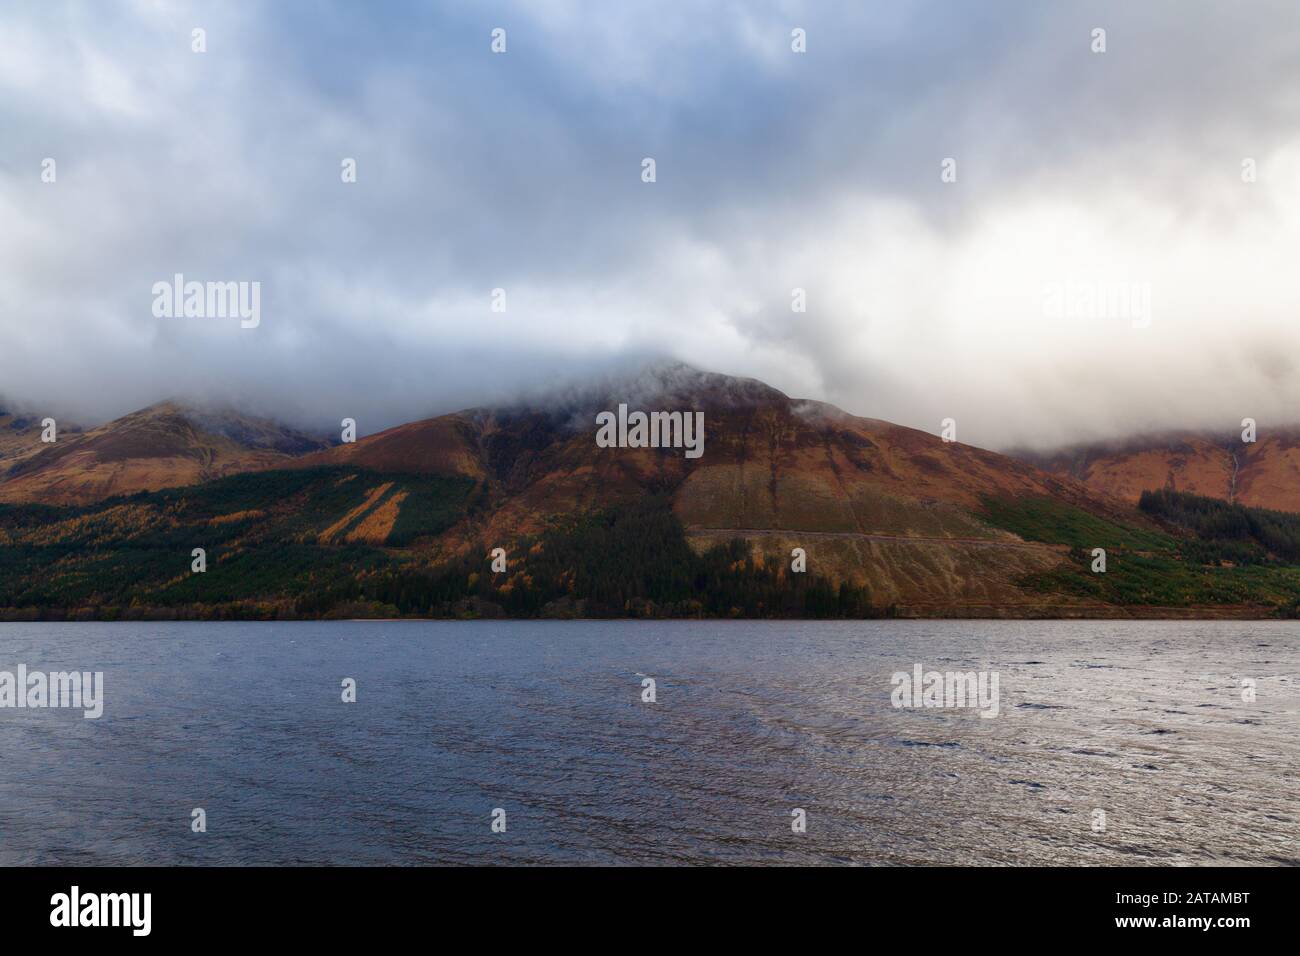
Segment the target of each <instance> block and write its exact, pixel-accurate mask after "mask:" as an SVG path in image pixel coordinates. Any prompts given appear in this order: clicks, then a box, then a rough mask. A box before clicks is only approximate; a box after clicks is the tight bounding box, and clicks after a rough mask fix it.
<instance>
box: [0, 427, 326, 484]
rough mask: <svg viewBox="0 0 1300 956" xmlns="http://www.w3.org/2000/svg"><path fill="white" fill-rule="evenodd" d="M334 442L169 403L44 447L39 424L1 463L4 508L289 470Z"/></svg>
mask: <svg viewBox="0 0 1300 956" xmlns="http://www.w3.org/2000/svg"><path fill="white" fill-rule="evenodd" d="M325 445H326V443H325V442H324V441H321V440H317V439H313V438H311V437H309V436H307V435H304V434H301V433H299V432H296V431H293V430H292V429H288V428H285V427H283V426H281V425H278V424H276V423H275V422H272V421H269V420H267V419H262V418H255V417H251V416H247V415H243V414H240V413H238V412H234V411H229V410H207V409H198V408H194V407H190V406H187V405H184V404H180V403H176V402H162V403H159V404H157V405H151V406H150V407H148V408H145V409H142V410H140V411H138V412H133V413H131V414H130V415H126V416H123V417H122V418H118V419H115V420H113V421H111V422H108V423H107V424H104V425H101V426H99V427H98V428H92V429H90V430H88V431H84V432H82V431H79V430H71V429H60V431H59V434H58V441H57V442H55V443H54V444H41V442H40V427H39V423H36V425H35V426H34V427H29V428H28V429H26V430H25V431H24V432H23V433H22V434H20V435H19V436H17V437H14V438H11V439H10V440H9V446H10V448H11V449H12V453H11V454H10V455H9V456H8V457H6V458H3V459H0V502H14V503H17V502H36V503H44V504H63V505H72V504H89V503H92V502H96V501H102V500H104V499H105V498H110V497H112V496H114V495H129V494H134V493H135V492H138V491H154V490H157V489H161V488H171V487H176V486H180V485H192V484H196V483H198V482H202V481H210V480H212V479H214V478H220V477H222V476H224V475H229V474H235V473H238V472H243V471H250V470H255V469H264V468H271V467H275V466H277V465H282V464H284V463H286V462H288V461H289V460H290V459H292V458H295V457H297V456H300V455H302V454H304V453H307V452H309V451H312V450H315V449H318V448H323V447H325Z"/></svg>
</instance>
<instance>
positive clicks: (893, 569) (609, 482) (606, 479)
mask: <svg viewBox="0 0 1300 956" xmlns="http://www.w3.org/2000/svg"><path fill="white" fill-rule="evenodd" d="M620 403H622V404H626V405H628V406H629V408H630V409H638V408H639V409H643V410H663V411H674V410H695V409H703V410H705V439H704V452H703V454H702V456H701V457H700V458H699V459H696V460H692V459H689V458H687V457H686V456H685V454H684V453H683V452H682V451H677V450H672V451H670V450H666V449H654V448H599V447H597V445H596V443H595V441H594V432H595V429H596V426H595V422H596V415H597V414H598V413H599V412H600V411H606V410H608V411H614V410H616V409H617V407H618V405H619V404H620ZM343 465H347V466H352V467H361V468H366V469H370V470H373V471H375V472H379V473H399V474H430V475H437V476H440V477H444V478H461V479H468V480H472V481H475V482H478V483H480V485H481V487H482V494H483V497H484V499H485V504H484V506H483V508H482V510H481V512H480V513H479V515H478V516H477V518H476V520H475V521H474V522H472V523H463V524H462V525H460V526H458V527H457V528H455V529H452V532H451V533H450V535H449V536H448V540H456V541H457V542H458V543H460V544H462V545H465V544H468V542H469V541H471V540H479V539H481V540H482V541H484V542H488V543H491V542H496V543H498V544H500V545H501V546H506V545H508V544H509V543H510V542H512V541H513V540H515V539H517V538H519V537H520V536H526V535H536V534H538V533H540V532H541V531H542V530H543V529H545V528H546V527H548V526H550V525H551V524H553V523H554V522H555V521H556V520H558V519H560V518H562V517H563V516H566V515H573V514H582V513H589V512H593V511H597V510H599V509H601V508H607V507H610V506H613V505H617V504H628V503H631V502H635V501H637V500H639V499H640V498H641V497H643V496H644V495H646V494H649V493H660V494H663V495H665V496H666V500H667V501H668V502H669V504H670V506H671V510H672V513H673V514H674V515H675V516H676V518H677V519H678V520H679V521H680V522H681V524H682V526H683V528H684V530H685V534H686V537H687V539H688V540H689V542H690V544H691V547H692V548H693V550H695V551H696V552H697V553H702V552H703V551H705V550H707V549H708V548H710V547H715V546H718V545H721V544H723V543H725V542H729V541H733V540H735V539H742V540H744V541H746V542H748V544H749V546H750V548H751V549H752V551H753V552H754V553H756V554H757V555H759V556H761V559H762V560H763V561H765V562H770V563H774V564H776V565H779V566H781V567H785V566H786V565H788V564H789V562H790V558H789V555H790V554H791V552H792V551H793V549H794V548H796V547H801V548H803V549H804V551H805V552H806V554H807V556H808V561H809V567H810V569H816V570H817V571H818V572H819V573H821V574H823V575H825V576H827V577H828V578H829V579H830V580H831V581H832V582H834V583H836V584H838V583H840V582H843V581H847V582H849V583H851V584H853V585H856V586H864V587H868V588H870V590H871V593H872V594H873V595H875V596H876V598H877V600H880V601H884V602H888V603H891V604H899V603H905V604H907V605H908V606H909V607H918V608H920V607H926V606H933V607H944V608H951V607H954V606H970V607H972V608H988V607H992V606H998V607H1014V606H1017V605H1021V604H1041V603H1042V599H1041V596H1039V595H1034V594H1027V593H1026V592H1025V591H1024V590H1023V589H1021V588H1019V587H1018V586H1017V585H1016V584H1015V580H1016V579H1017V578H1018V577H1020V576H1023V575H1024V574H1028V573H1032V572H1035V571H1041V570H1045V569H1047V568H1051V567H1054V566H1055V565H1057V564H1058V563H1060V561H1061V560H1062V556H1061V551H1062V550H1063V549H1062V548H1060V547H1054V546H1053V545H1051V544H1048V543H1040V542H1029V541H1025V540H1023V539H1021V538H1020V537H1018V536H1016V535H1015V534H1013V533H1011V532H1009V531H1007V530H1005V529H1002V528H999V527H997V526H996V525H994V524H992V523H990V522H989V521H988V520H987V519H986V518H985V517H984V516H983V515H982V514H981V509H982V508H983V504H984V502H985V501H986V500H988V499H1001V498H1013V499H1014V498H1040V497H1041V498H1049V499H1052V500H1055V501H1057V502H1060V503H1061V504H1062V505H1063V506H1067V507H1077V508H1081V509H1084V510H1086V511H1089V512H1091V513H1094V514H1097V515H1099V516H1103V517H1105V516H1113V515H1115V514H1117V513H1118V509H1116V508H1115V507H1114V506H1113V505H1112V504H1110V503H1109V502H1107V501H1105V500H1104V499H1102V498H1100V497H1099V496H1096V495H1094V494H1092V493H1091V492H1089V491H1088V490H1087V489H1086V488H1084V487H1083V486H1081V485H1079V484H1077V483H1075V482H1073V481H1071V480H1068V479H1060V478H1057V477H1055V476H1052V475H1049V474H1045V473H1043V472H1041V471H1039V470H1038V469H1036V468H1033V467H1031V466H1029V465H1026V464H1025V463H1023V462H1019V461H1016V460H1014V459H1010V458H1007V457H1005V456H1002V455H998V454H996V453H993V452H989V451H984V450H982V449H979V448H974V447H972V446H969V445H962V444H957V443H951V444H950V443H946V442H943V441H942V440H940V439H939V438H937V437H935V436H933V435H929V434H926V433H924V432H919V431H916V430H913V429H909V428H903V427H900V426H897V425H892V424H890V423H888V422H883V421H878V420H873V419H866V418H858V417H855V416H852V415H849V414H847V413H845V412H843V411H841V410H840V409H838V408H835V407H834V406H831V405H827V404H823V403H820V402H812V401H804V400H797V399H791V398H789V397H787V396H786V395H784V394H783V393H781V392H779V391H777V390H776V389H774V388H771V387H770V386H767V385H765V384H763V383H761V382H757V381H754V380H752V379H739V378H734V377H730V376H725V375H719V374H713V373H706V372H699V371H697V370H695V369H692V368H690V367H688V366H684V365H679V364H670V365H660V366H654V367H652V368H650V369H648V370H647V371H645V372H643V373H642V374H641V375H639V376H636V377H634V378H632V379H629V380H622V381H614V382H610V383H604V384H602V385H596V386H592V387H591V388H589V389H587V390H586V391H585V393H583V394H580V395H576V396H567V397H566V398H565V399H563V400H562V401H558V402H555V403H553V404H551V405H550V406H548V407H544V408H538V407H519V408H504V409H496V410H484V409H479V410H469V411H463V412H459V413H456V414H453V415H448V416H443V417H440V418H435V419H431V420H428V421H423V422H417V423H413V424H409V425H402V426H399V427H398V428H394V429H390V430H388V431H385V432H381V433H379V434H376V435H372V436H370V437H368V438H364V439H362V440H360V441H358V442H356V443H355V444H349V445H341V446H338V447H335V448H332V449H329V450H327V451H322V452H318V453H316V454H313V455H309V456H306V457H304V458H302V459H299V460H298V461H297V462H295V463H293V467H298V468H308V467H312V468H315V467H328V466H343ZM381 503H387V504H391V498H383V499H377V501H376V503H375V510H376V511H377V510H378V507H379V505H380V504H381ZM401 507H402V506H401V505H398V506H397V508H398V511H399V513H400V509H401ZM392 520H394V521H395V520H396V518H395V517H393V518H392ZM994 556H996V557H994Z"/></svg>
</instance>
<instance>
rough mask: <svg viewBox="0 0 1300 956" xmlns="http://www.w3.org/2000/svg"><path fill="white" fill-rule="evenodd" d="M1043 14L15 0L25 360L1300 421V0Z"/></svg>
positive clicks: (1016, 415) (288, 389)
mask: <svg viewBox="0 0 1300 956" xmlns="http://www.w3.org/2000/svg"><path fill="white" fill-rule="evenodd" d="M1042 6H1043V7H1044V8H1043V9H1039V8H1038V7H1039V5H1033V4H1027V3H1019V2H1004V3H995V4H984V5H979V6H978V7H975V6H974V5H969V4H960V3H956V2H953V3H926V2H917V3H909V4H899V5H891V7H890V9H888V10H886V11H868V10H865V9H862V5H861V4H855V3H848V2H845V3H838V4H837V3H817V4H808V5H806V6H805V5H803V4H798V3H781V2H773V3H767V4H762V3H759V4H754V3H740V2H735V3H724V4H717V3H705V2H699V3H681V4H672V5H670V6H669V8H668V9H667V10H665V9H664V7H663V5H662V4H654V3H649V2H646V3H640V2H636V3H626V4H617V5H608V4H595V3H580V2H552V3H534V2H529V3H524V2H519V3H505V4H500V5H497V6H495V7H493V8H491V9H487V8H483V7H480V6H478V5H475V6H473V7H470V6H468V5H465V6H450V7H447V8H443V9H438V10H432V9H430V8H429V7H428V6H427V5H425V4H414V3H412V4H396V3H394V4H384V5H382V6H379V7H374V8H368V7H364V6H359V5H356V4H348V3H333V4H329V3H327V4H313V5H311V6H309V7H308V6H293V5H281V4H271V3H232V4H220V5H216V4H193V5H185V4H165V5H164V4H152V3H146V2H139V3H136V4H134V5H118V6H113V7H105V6H103V5H99V4H79V3H69V4H60V3H50V4H41V5H30V6H28V5H22V6H17V7H12V6H11V7H9V8H6V10H4V11H3V12H0V127H2V128H4V129H5V131H6V136H5V143H4V147H3V149H2V150H0V222H3V223H4V228H3V229H2V230H0V257H3V261H4V262H5V263H6V268H5V269H4V270H3V272H2V273H0V339H2V344H3V348H0V394H2V395H4V396H6V397H7V398H8V400H9V401H11V402H13V403H24V404H33V405H35V406H38V407H42V408H45V407H49V408H55V409H57V410H59V411H61V412H62V413H64V414H68V415H71V416H73V417H74V418H76V419H79V420H81V421H85V422H88V423H94V422H97V421H101V420H104V419H106V418H110V417H114V416H116V415H120V414H123V413H125V412H127V411H130V410H132V409H134V408H138V407H140V406H142V405H145V404H148V403H150V402H153V401H157V400H160V399H163V398H166V397H170V396H182V397H191V398H196V399H201V400H211V401H221V402H229V403H234V404H237V405H239V406H240V407H244V408H250V409H255V410H258V411H261V412H263V413H266V414H270V415H274V416H277V417H280V418H283V419H285V420H287V421H291V422H293V423H295V424H301V425H308V426H315V427H333V425H334V424H335V423H337V421H338V420H339V419H340V418H341V417H344V416H350V417H354V418H356V419H357V420H358V422H359V423H360V424H361V430H362V431H363V432H370V431H374V430H377V429H379V428H382V427H387V426H389V425H392V424H396V423H398V422H401V421H405V420H410V419H413V418H418V417H422V416H426V415H430V414H435V413H439V412H444V411H449V410H452V409H456V408H461V407H465V406H468V405H473V404H483V403H489V402H498V401H507V400H510V399H511V398H512V397H518V396H520V395H523V394H530V393H535V392H536V391H537V390H539V389H544V388H546V387H548V386H554V385H555V384H557V383H561V382H566V383H567V382H572V381H574V380H575V379H578V378H581V377H582V376H584V375H587V374H591V375H600V374H603V373H606V372H608V371H609V370H610V369H617V368H626V367H629V365H630V364H633V363H634V362H635V361H639V360H641V359H642V358H648V357H654V356H668V357H671V358H675V359H679V360H682V361H685V362H688V363H691V364H693V365H696V366H700V367H703V368H707V369H711V370H719V371H726V372H730V373H734V374H738V375H748V376H753V377H756V378H759V379H762V380H764V381H767V382H769V383H770V384H772V385H774V386H776V387H778V388H780V389H782V390H783V391H786V392H787V393H789V394H792V395H795V396H797V397H804V398H812V399H821V400H828V401H831V402H834V403H836V404H839V405H841V406H842V407H844V408H846V409H847V410H849V411H852V412H854V413H857V414H862V415H867V416H871V417H878V418H886V419H890V420H893V421H897V422H900V423H902V424H907V425H912V426H914V427H918V428H923V429H925V430H928V431H937V430H938V428H939V422H940V421H941V420H942V419H943V418H946V417H953V418H956V419H957V422H958V434H959V437H960V438H961V440H963V441H970V442H974V443H978V444H983V445H989V446H993V447H1006V446H1010V445H1035V446H1039V447H1043V446H1048V445H1054V444H1063V443H1067V442H1073V441H1082V440H1093V439H1099V438H1109V437H1114V436H1117V435H1122V434H1126V433H1130V432H1133V431H1138V430H1151V429H1161V428H1184V427H1190V428H1195V427H1223V426H1224V425H1225V424H1228V425H1231V424H1233V423H1235V422H1238V421H1240V419H1241V418H1242V417H1246V416H1250V417H1254V418H1256V419H1257V420H1259V421H1260V423H1261V427H1267V424H1268V423H1270V422H1276V423H1281V422H1283V421H1287V422H1294V421H1295V420H1296V419H1297V417H1300V416H1297V415H1296V414H1295V413H1294V412H1293V411H1292V410H1293V409H1295V408H1296V407H1300V406H1298V404H1297V400H1298V399H1300V385H1297V379H1296V376H1295V375H1294V374H1292V370H1293V365H1294V357H1295V356H1296V355H1298V354H1300V351H1297V346H1300V341H1298V335H1300V333H1297V332H1296V331H1295V323H1294V321H1293V319H1292V317H1293V316H1294V315H1295V314H1296V306H1297V305H1300V290H1297V288H1296V281H1295V280H1294V279H1292V278H1291V275H1292V274H1293V273H1294V264H1293V263H1292V262H1291V261H1290V260H1291V258H1292V255H1291V253H1292V252H1293V251H1294V250H1295V249H1296V248H1298V247H1300V246H1298V245H1297V240H1298V239H1300V235H1298V234H1297V233H1298V232H1300V215H1297V214H1298V213H1300V208H1298V207H1300V193H1297V191H1296V190H1295V188H1294V183H1295V182H1296V181H1297V179H1298V178H1300V134H1296V133H1294V131H1293V129H1292V128H1291V127H1292V126H1293V124H1292V123H1291V119H1290V117H1292V116H1293V115H1294V110H1295V107H1296V106H1297V102H1296V94H1295V93H1294V90H1296V89H1300V85H1297V83H1296V82H1295V80H1296V79H1297V77H1296V76H1295V74H1296V72H1297V71H1298V70H1300V61H1297V60H1295V58H1294V57H1293V56H1292V55H1291V51H1293V49H1294V43H1295V38H1296V35H1297V32H1298V31H1300V11H1297V9H1296V8H1295V6H1294V4H1291V3H1281V2H1278V3H1262V4H1257V5H1254V6H1252V8H1251V11H1250V14H1249V16H1247V15H1245V14H1243V13H1241V12H1240V11H1238V10H1234V9H1232V8H1230V7H1227V6H1224V5H1222V4H1217V3H1209V2H1201V3H1185V2H1184V3H1177V4H1175V3H1172V2H1169V3H1159V2H1157V3H1151V4H1143V5H1141V7H1140V8H1139V9H1135V8H1134V5H1132V4H1121V3H1113V4H1098V5H1089V9H1088V10H1087V11H1083V10H1082V9H1074V8H1072V7H1066V6H1065V5H1060V8H1059V9H1057V8H1056V5H1042ZM498 26H500V27H503V28H505V29H506V30H507V37H508V49H507V52H506V53H505V54H503V55H494V54H493V53H492V52H491V51H490V48H489V43H490V31H491V30H492V29H493V28H494V27H498ZM195 27H202V28H203V29H205V30H206V37H207V52H206V53H201V54H199V53H194V52H192V51H191V31H192V30H193V29H194V28H195ZM794 27H800V28H803V29H805V30H806V32H807V37H808V40H807V49H808V52H807V53H804V54H795V53H792V52H790V46H789V37H790V30H791V29H792V28H794ZM1097 27H1102V28H1104V29H1106V31H1107V50H1106V52H1105V53H1093V52H1092V51H1091V49H1090V45H1091V35H1092V30H1093V29H1095V28H1097ZM646 156H651V157H654V158H655V159H656V163H657V181H656V182H654V183H644V182H642V181H641V175H640V174H641V160H642V159H643V158H644V157H646ZM47 157H49V158H53V159H55V160H56V162H57V181H56V182H54V183H44V182H42V181H41V171H42V160H43V159H45V158H47ZM346 157H350V158H354V159H355V160H356V162H357V182H356V183H354V184H345V183H343V182H342V181H341V178H340V165H341V162H342V161H343V159H344V158H346ZM946 157H952V158H955V159H956V161H957V171H958V176H957V181H956V182H955V183H942V182H941V181H940V176H939V173H940V163H941V161H942V160H943V159H944V158H946ZM1247 158H1250V159H1252V160H1253V161H1254V163H1255V170H1256V179H1255V181H1254V182H1250V183H1247V182H1243V180H1242V162H1243V160H1244V159H1247ZM176 273H183V274H184V275H185V276H186V277H187V278H192V279H195V280H198V281H208V280H221V281H259V282H261V284H262V322H261V325H260V326H259V327H258V328H257V329H255V330H244V329H240V328H239V323H238V322H237V321H233V322H222V321H216V320H200V319H184V318H174V319H158V318H155V317H154V316H153V315H152V314H151V310H150V306H151V301H152V297H151V293H150V289H151V287H152V285H153V284H154V283H155V282H157V281H160V280H164V281H165V280H170V278H171V277H172V276H173V275H174V274H176ZM796 288H798V289H802V290H804V294H805V296H806V311H803V312H798V311H794V310H793V309H792V294H793V290H794V289H796ZM494 289H504V290H505V302H506V309H505V311H504V312H498V311H493V309H492V304H493V295H492V293H493V290H494ZM1053 289H1058V290H1064V289H1069V290H1073V291H1074V292H1078V291H1080V290H1082V292H1083V293H1085V294H1087V293H1088V292H1089V290H1091V292H1092V293H1095V294H1096V296H1095V297H1100V298H1103V299H1104V298H1105V296H1106V294H1107V293H1111V292H1115V291H1116V290H1119V291H1121V292H1124V291H1128V290H1134V289H1139V290H1145V291H1146V292H1147V293H1149V300H1148V301H1149V309H1148V310H1147V312H1146V314H1145V316H1144V317H1143V318H1144V319H1145V321H1138V322H1134V321H1133V317H1132V316H1129V315H1109V314H1106V313H1105V310H1104V309H1100V308H1097V307H1095V306H1089V305H1088V304H1087V302H1086V301H1082V300H1079V301H1075V302H1074V307H1072V308H1065V309H1053V308H1052V307H1051V306H1049V305H1048V304H1047V300H1048V299H1049V298H1050V296H1051V294H1052V290H1053ZM1085 298H1086V295H1085Z"/></svg>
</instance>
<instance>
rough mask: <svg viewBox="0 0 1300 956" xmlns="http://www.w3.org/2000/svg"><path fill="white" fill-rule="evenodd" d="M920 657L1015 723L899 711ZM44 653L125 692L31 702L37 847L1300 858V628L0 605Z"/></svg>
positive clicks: (4, 825) (9, 763)
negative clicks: (354, 693)
mask: <svg viewBox="0 0 1300 956" xmlns="http://www.w3.org/2000/svg"><path fill="white" fill-rule="evenodd" d="M916 662H920V663H922V664H923V665H924V666H925V667H926V669H934V670H941V671H943V670H960V671H968V670H977V671H978V670H990V671H996V672H997V673H998V675H999V685H1000V691H1001V712H1000V714H999V716H998V717H996V718H993V719H982V718H981V717H979V716H978V714H977V713H976V712H974V711H969V710H943V709H920V710H901V709H894V708H893V707H892V706H891V704H890V692H891V689H892V688H891V685H890V675H891V674H892V673H893V672H895V671H900V670H903V671H910V670H911V669H912V667H913V665H914V664H915V663H916ZM19 663H23V664H26V665H27V666H28V667H29V668H30V669H40V670H63V669H73V668H75V669H78V670H100V671H103V672H104V673H105V678H104V680H105V696H106V703H105V708H104V715H103V717H102V718H100V719H99V720H86V719H83V718H82V716H81V715H80V712H75V711H66V710H44V711H40V710H14V709H3V710H0V863H6V864H13V863H36V862H40V863H87V864H120V863H126V864H135V863H221V864H239V863H340V864H345V863H348V864H351V863H360V864H378V863H469V862H472V863H545V862H549V863H602V864H604V863H686V862H690V863H698V862H717V863H867V864H914V863H994V864H1017V863H1020V864H1029V863H1035V864H1036V863H1049V864H1067V863H1073V864H1113V863H1165V864H1169V863H1292V864H1294V863H1297V862H1300V849H1297V840H1300V788H1298V787H1297V782H1298V781H1297V777H1298V773H1297V771H1298V768H1300V693H1298V692H1300V627H1298V626H1297V625H1295V624H1288V623H1263V624H1260V623H1237V622H1231V623H1228V622H1219V623H1181V622H1180V623H1170V622H1160V623H1130V622H1124V623H1114V622H1087V623H1074V622H1070V623H1054V622H1024V623H1019V622H1018V623H1001V622H997V623H991V622H965V621H960V622H861V623H802V622H778V623H768V622H764V623H741V622H704V623H679V622H663V623H659V622H644V623H642V622H572V623H570V622H547V623H533V622H512V623H495V622H493V623H487V622H484V623H416V622H401V623H379V622H364V623H329V624H322V623H295V624H171V623H168V624H113V625H106V624H91V625H72V624H69V625H60V624H0V670H10V671H12V670H14V669H15V668H16V665H17V664H19ZM644 675H648V676H650V677H653V678H655V680H656V683H657V696H658V701H657V702H656V703H653V704H649V703H643V702H642V701H641V693H642V685H641V681H642V677H643V676H644ZM345 677H352V678H355V679H356V681H357V685H358V700H357V702H356V703H355V704H344V703H343V702H342V701H341V699H340V696H341V689H340V682H341V680H342V679H343V678H345ZM1243 678H1250V679H1253V680H1254V681H1255V682H1256V694H1257V697H1256V700H1255V701H1254V702H1252V703H1247V702H1245V701H1243V699H1242V680H1243ZM195 807H202V808H204V810H205V811H206V813H207V825H208V832H206V833H203V834H195V833H192V832H191V830H190V819H191V810H192V809H193V808H195ZM497 807H501V808H504V809H505V810H506V824H507V830H506V832H505V833H503V834H493V833H492V832H491V830H490V823H491V816H490V815H491V812H492V810H493V808H497ZM795 807H800V808H804V809H805V810H806V811H807V821H808V828H807V832H806V833H802V834H796V833H792V832H791V826H790V823H791V816H790V812H791V809H792V808H795ZM1098 808H1100V809H1103V810H1104V811H1105V813H1106V829H1105V832H1094V829H1093V822H1094V816H1093V811H1094V809H1098Z"/></svg>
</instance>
